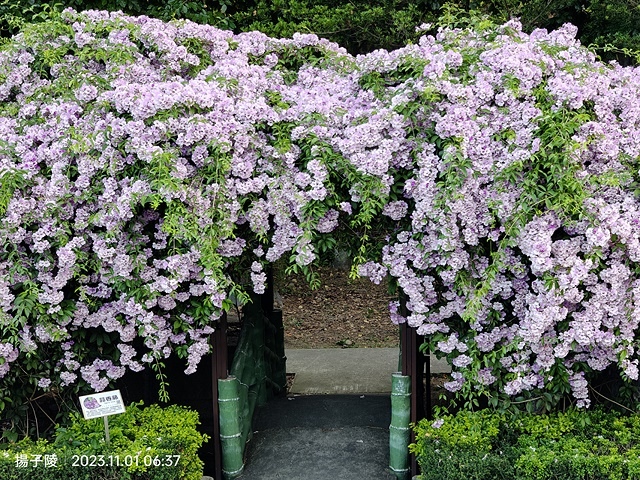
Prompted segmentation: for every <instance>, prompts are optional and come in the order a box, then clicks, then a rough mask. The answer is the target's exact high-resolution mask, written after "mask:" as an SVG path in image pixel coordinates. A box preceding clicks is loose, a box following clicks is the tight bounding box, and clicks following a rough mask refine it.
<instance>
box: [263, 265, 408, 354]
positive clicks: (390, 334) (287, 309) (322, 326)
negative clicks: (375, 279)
mask: <svg viewBox="0 0 640 480" xmlns="http://www.w3.org/2000/svg"><path fill="white" fill-rule="evenodd" d="M319 273H320V281H321V286H320V288H319V289H318V290H311V289H310V288H309V285H308V284H307V282H306V280H305V279H304V277H303V276H301V275H290V276H286V277H285V276H284V275H283V274H278V273H276V281H275V285H276V289H277V291H278V293H279V295H280V297H281V302H282V314H283V319H284V328H285V347H289V348H349V347H359V348H375V347H395V346H397V345H398V335H399V334H398V327H397V325H394V324H392V323H391V321H390V320H389V307H388V305H389V301H390V300H393V299H394V298H395V297H393V296H390V295H389V293H388V292H387V287H386V285H384V284H381V285H375V284H373V283H372V282H371V281H369V280H368V279H366V278H359V279H357V280H350V279H349V272H348V271H345V270H341V269H337V268H330V267H321V268H320V269H319Z"/></svg>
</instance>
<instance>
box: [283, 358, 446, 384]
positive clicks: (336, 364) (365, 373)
mask: <svg viewBox="0 0 640 480" xmlns="http://www.w3.org/2000/svg"><path fill="white" fill-rule="evenodd" d="M285 353H286V356H287V372H290V373H295V374H296V376H295V379H294V381H293V386H292V389H291V393H292V394H301V395H318V394H352V395H353V394H363V393H385V394H386V393H390V392H391V374H392V373H394V372H397V371H398V357H399V352H398V349H397V348H317V349H289V350H287V351H286V352H285ZM450 371H451V369H450V368H449V365H448V364H447V362H446V361H444V360H437V359H436V358H435V357H433V358H431V373H448V372H450Z"/></svg>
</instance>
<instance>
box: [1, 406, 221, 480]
mask: <svg viewBox="0 0 640 480" xmlns="http://www.w3.org/2000/svg"><path fill="white" fill-rule="evenodd" d="M141 407H142V404H141V403H140V404H132V405H130V406H128V407H127V411H126V412H125V413H123V414H120V415H112V416H110V417H109V432H110V440H111V441H110V445H109V446H107V445H106V443H105V438H104V435H105V432H104V424H103V419H102V418H96V419H91V420H85V419H84V418H83V417H82V415H80V414H79V413H74V414H71V415H70V417H69V425H68V426H66V427H59V428H58V430H57V435H56V437H55V440H54V441H45V440H38V441H36V442H34V441H31V440H29V439H26V440H22V441H20V442H17V443H13V444H4V445H3V446H2V447H3V448H2V450H0V478H2V479H3V480H31V479H33V478H38V479H39V480H40V479H42V480H59V479H60V478H65V479H67V478H68V479H71V480H89V479H92V480H95V479H100V480H107V479H113V480H116V479H117V480H125V479H126V480H200V478H201V477H202V470H203V462H202V460H200V458H199V457H198V455H197V451H198V449H199V448H200V447H201V446H202V444H203V442H206V441H207V440H208V437H207V436H206V435H203V434H201V433H199V432H198V430H197V426H198V425H199V421H198V414H197V412H194V411H190V410H188V409H186V408H184V407H180V406H175V405H173V406H169V407H165V408H161V407H159V406H158V405H150V406H148V407H146V408H141ZM52 462H54V463H55V464H51V463H52Z"/></svg>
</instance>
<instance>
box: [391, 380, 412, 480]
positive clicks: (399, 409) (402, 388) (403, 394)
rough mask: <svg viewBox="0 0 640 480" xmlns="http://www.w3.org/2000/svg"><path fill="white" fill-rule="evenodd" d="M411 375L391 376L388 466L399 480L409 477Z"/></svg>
mask: <svg viewBox="0 0 640 480" xmlns="http://www.w3.org/2000/svg"><path fill="white" fill-rule="evenodd" d="M410 415H411V377H409V376H406V375H402V374H400V373H394V374H393V375H392V378H391V425H389V468H390V469H391V471H392V472H393V473H394V474H395V476H396V477H397V478H398V479H399V480H405V479H407V478H408V477H409V470H410V469H409V438H410V433H411V430H410V429H409V419H410Z"/></svg>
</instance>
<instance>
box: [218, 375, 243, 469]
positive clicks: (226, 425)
mask: <svg viewBox="0 0 640 480" xmlns="http://www.w3.org/2000/svg"><path fill="white" fill-rule="evenodd" d="M239 386H240V384H239V382H238V379H237V378H236V377H233V376H230V377H228V378H226V379H220V380H218V403H219V405H220V443H221V444H222V473H223V475H224V478H225V479H227V480H229V479H233V478H236V477H238V476H240V475H241V474H242V470H243V469H244V462H243V458H242V457H243V451H244V445H243V444H242V433H241V425H240V395H239Z"/></svg>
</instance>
